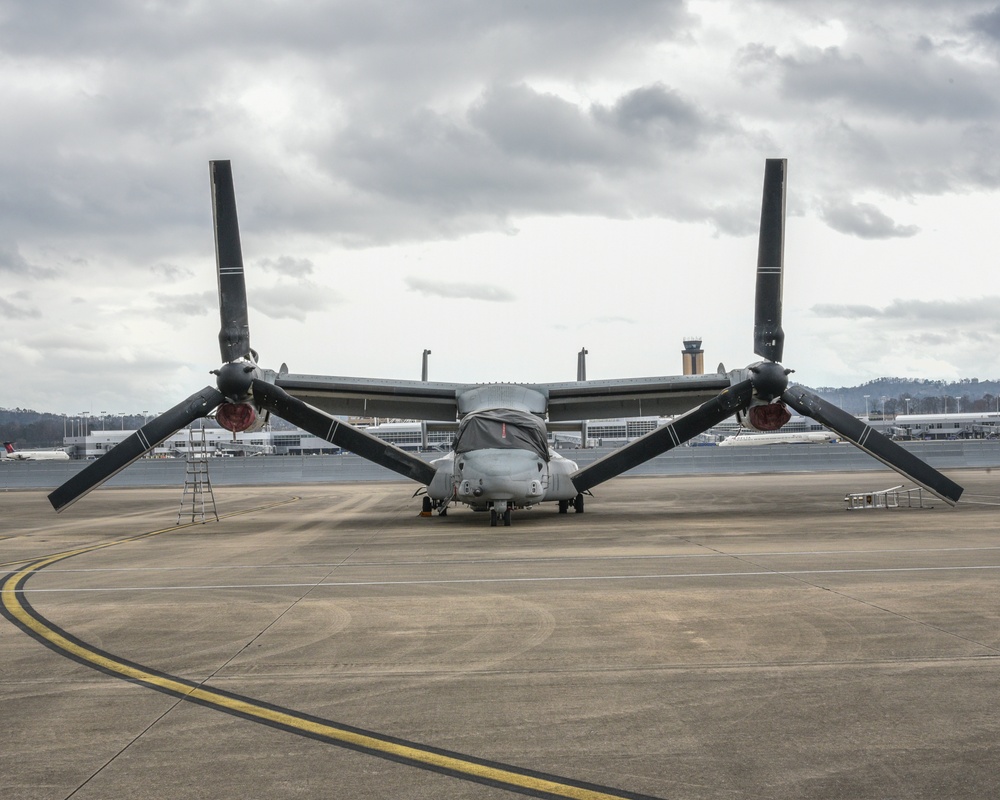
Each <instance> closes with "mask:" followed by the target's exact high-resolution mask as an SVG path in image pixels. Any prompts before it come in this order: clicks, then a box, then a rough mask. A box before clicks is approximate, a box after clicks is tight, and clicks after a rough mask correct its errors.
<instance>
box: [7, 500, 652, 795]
mask: <svg viewBox="0 0 1000 800" xmlns="http://www.w3.org/2000/svg"><path fill="white" fill-rule="evenodd" d="M284 502H291V501H284ZM273 505H281V503H277V504H273ZM273 505H272V506H266V507H262V508H256V509H250V510H248V511H243V512H236V513H234V514H230V515H227V516H236V514H246V513H252V512H253V511H260V510H263V508H270V507H273ZM201 524H202V523H200V522H197V523H186V524H184V525H175V526H171V527H170V528H163V529H160V530H156V531H150V532H147V533H143V534H139V535H137V536H131V537H128V538H126V539H119V540H116V541H114V542H105V543H102V544H96V545H90V546H87V547H81V548H78V549H75V550H67V551H65V552H62V553H56V554H53V555H50V556H46V557H42V558H40V559H38V560H36V561H34V562H33V563H31V564H29V565H28V566H26V567H23V568H22V569H20V570H19V571H17V572H14V573H11V574H10V575H8V576H7V577H6V578H5V579H4V581H3V583H2V585H0V610H2V611H3V612H4V616H6V617H8V618H9V619H10V620H11V621H13V622H15V623H16V624H17V625H19V626H20V627H21V628H22V629H23V630H25V631H27V632H29V633H30V634H32V635H33V636H34V637H35V638H37V639H38V640H39V641H41V642H43V643H44V644H46V645H48V646H50V647H52V648H53V649H56V650H58V651H61V652H63V653H65V654H66V655H68V656H69V657H71V658H73V659H74V660H76V661H80V662H82V663H85V664H87V665H90V666H92V667H94V668H96V669H99V670H101V671H103V672H107V673H109V674H111V675H115V676H118V677H120V678H123V679H125V680H129V681H133V682H137V683H141V684H143V685H145V686H148V687H150V688H153V689H157V690H159V691H163V692H167V693H169V694H172V695H174V696H177V697H180V698H182V699H185V700H190V701H192V702H195V703H198V704H200V705H204V706H208V707H210V708H215V709H217V710H220V711H224V712H226V713H231V714H236V715H238V716H241V717H244V718H245V719H250V720H255V721H258V722H261V723H263V724H266V725H270V726H274V727H279V728H282V729H284V730H287V731H290V732H293V733H300V734H303V735H306V736H309V737H313V738H318V739H321V740H324V741H328V742H331V743H334V744H339V745H341V746H345V747H349V748H353V749H358V750H363V751H365V752H368V753H371V754H374V755H379V756H382V757H385V758H389V759H392V760H395V761H401V762H404V763H409V764H412V765H414V766H418V767H422V768H424V769H430V770H433V771H438V772H444V773H446V774H449V775H453V776H456V777H459V778H464V779H466V780H472V781H476V782H480V783H486V784H490V785H493V786H496V787H499V788H503V789H507V790H510V791H514V792H519V793H527V794H533V795H536V796H543V797H565V798H573V800H623V799H624V798H630V799H631V800H637V799H639V800H642V799H643V798H647V797H648V796H646V795H637V794H633V793H629V792H624V793H623V792H620V791H616V790H614V789H610V788H607V787H598V786H593V785H590V784H584V783H577V782H571V781H567V780H566V779H560V778H557V777H555V776H547V775H542V774H538V773H533V772H531V771H528V770H520V769H518V768H515V767H510V766H506V765H502V764H495V763H487V762H484V761H480V760H477V759H474V758H472V757H469V756H463V755H461V754H459V753H449V752H445V751H441V750H437V749H435V748H431V747H428V746H424V745H419V744H416V743H413V742H404V741H401V740H394V739H391V738H389V737H383V736H379V735H376V734H373V733H370V732H365V731H360V730H357V729H353V728H350V727H349V726H343V725H339V724H337V723H334V722H331V721H329V720H322V719H318V718H313V717H309V716H307V715H305V714H301V713H299V712H296V711H294V710H292V709H286V708H280V707H277V706H269V705H266V704H263V703H260V702H257V701H255V700H253V699H252V698H246V697H240V696H238V695H234V694H229V693H226V692H221V691H216V690H213V689H209V688H206V687H205V686H202V685H198V684H195V683H193V682H189V681H185V680H183V679H181V678H177V677H175V676H172V675H168V674H165V673H158V672H155V671H153V670H150V669H147V668H145V667H143V666H142V665H139V664H133V663H130V662H128V661H126V660H124V659H119V658H116V657H115V656H114V655H112V654H110V653H104V652H101V651H99V650H97V649H96V648H93V647H91V646H90V645H88V644H87V643H85V642H82V641H79V640H75V639H74V638H72V637H71V636H70V635H68V634H64V633H63V632H61V631H59V630H58V629H57V628H56V627H55V626H53V625H52V624H51V623H50V622H49V621H48V620H47V619H45V617H43V616H41V615H40V614H38V613H37V612H35V611H34V609H32V608H31V607H30V604H28V603H27V602H26V601H25V600H24V595H23V589H24V584H25V583H26V582H27V580H28V579H29V578H30V577H31V576H32V575H34V574H35V573H37V572H38V571H39V570H41V569H44V568H45V567H47V566H49V565H51V564H54V563H56V562H57V561H62V560H64V559H67V558H72V557H73V556H76V555H81V554H83V553H90V552H94V551H96V550H101V549H104V548H107V547H113V546H115V545H118V544H124V543H127V542H135V541H139V540H141V539H146V538H150V537H152V536H157V535H159V534H161V533H168V532H169V531H174V530H178V529H179V528H184V527H189V526H191V525H201Z"/></svg>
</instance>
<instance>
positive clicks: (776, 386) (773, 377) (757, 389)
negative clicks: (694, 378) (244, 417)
mask: <svg viewBox="0 0 1000 800" xmlns="http://www.w3.org/2000/svg"><path fill="white" fill-rule="evenodd" d="M791 371H792V370H790V369H785V367H783V366H781V364H778V363H777V362H776V361H762V362H761V363H760V364H755V365H754V366H752V367H750V381H751V383H753V390H754V394H755V395H756V396H757V397H758V398H759V399H761V400H763V401H765V402H767V403H770V402H771V401H772V400H774V399H775V398H776V397H781V394H782V392H784V391H785V389H787V388H788V375H789V374H790V373H791ZM220 388H221V387H220Z"/></svg>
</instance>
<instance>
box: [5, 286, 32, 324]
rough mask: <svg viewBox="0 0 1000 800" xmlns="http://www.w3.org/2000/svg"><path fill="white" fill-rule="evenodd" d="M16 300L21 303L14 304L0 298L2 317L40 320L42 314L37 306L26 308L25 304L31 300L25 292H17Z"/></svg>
mask: <svg viewBox="0 0 1000 800" xmlns="http://www.w3.org/2000/svg"><path fill="white" fill-rule="evenodd" d="M13 299H14V300H18V301H21V302H19V303H16V304H15V303H12V302H11V301H10V300H7V299H5V298H3V297H0V317H4V318H6V319H39V318H40V317H41V316H42V312H41V311H40V310H39V309H38V307H37V306H35V305H33V304H32V305H28V306H25V305H24V302H30V298H29V297H28V296H27V294H26V293H25V292H17V293H16V294H15V295H14V297H13Z"/></svg>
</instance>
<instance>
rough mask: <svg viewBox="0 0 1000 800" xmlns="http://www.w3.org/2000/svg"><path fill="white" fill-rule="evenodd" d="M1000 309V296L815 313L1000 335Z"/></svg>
mask: <svg viewBox="0 0 1000 800" xmlns="http://www.w3.org/2000/svg"><path fill="white" fill-rule="evenodd" d="M997 309H1000V296H992V297H990V296H987V297H978V298H971V299H964V300H914V299H908V300H899V299H897V300H893V301H892V303H890V304H889V305H888V306H886V307H884V308H877V307H875V306H870V305H844V304H826V303H820V304H817V305H815V306H813V307H812V312H813V313H814V314H816V315H817V316H820V317H826V318H829V319H847V320H864V319H868V320H874V321H880V322H884V323H887V324H890V325H898V324H904V325H913V324H916V325H929V326H934V327H940V326H942V325H958V326H963V327H987V328H991V329H993V330H995V331H997V332H1000V314H998V313H997Z"/></svg>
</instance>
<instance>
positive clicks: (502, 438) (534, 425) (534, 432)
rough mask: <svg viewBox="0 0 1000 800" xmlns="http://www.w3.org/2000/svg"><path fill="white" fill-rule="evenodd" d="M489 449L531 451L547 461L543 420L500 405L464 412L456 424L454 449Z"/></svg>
mask: <svg viewBox="0 0 1000 800" xmlns="http://www.w3.org/2000/svg"><path fill="white" fill-rule="evenodd" d="M488 449H501V450H530V451H532V452H534V453H536V454H537V455H538V456H539V457H540V458H543V459H544V460H545V461H548V460H549V443H548V437H547V433H546V430H545V423H544V422H543V421H542V420H541V419H540V418H539V417H537V416H535V415H534V414H529V413H527V412H525V411H514V410H511V409H503V408H497V409H491V410H489V411H476V412H473V413H471V414H467V415H466V416H465V417H464V418H463V419H462V421H461V423H459V426H458V435H457V436H456V437H455V452H457V453H468V452H469V451H470V450H488Z"/></svg>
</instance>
